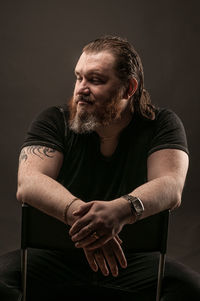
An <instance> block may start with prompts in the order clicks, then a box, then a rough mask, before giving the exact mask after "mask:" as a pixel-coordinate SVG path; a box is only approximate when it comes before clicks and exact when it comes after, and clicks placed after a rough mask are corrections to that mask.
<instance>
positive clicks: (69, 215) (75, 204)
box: [65, 198, 85, 226]
mask: <svg viewBox="0 0 200 301" xmlns="http://www.w3.org/2000/svg"><path fill="white" fill-rule="evenodd" d="M82 204H85V202H83V201H82V200H80V199H78V198H74V201H72V202H71V204H70V203H69V205H70V206H69V207H68V206H67V207H68V209H67V210H66V211H65V222H66V223H67V224H68V225H70V226H71V225H72V224H73V223H74V222H75V220H77V219H78V217H76V216H74V215H73V212H74V211H76V210H78V209H79V207H80V206H81V205H82Z"/></svg>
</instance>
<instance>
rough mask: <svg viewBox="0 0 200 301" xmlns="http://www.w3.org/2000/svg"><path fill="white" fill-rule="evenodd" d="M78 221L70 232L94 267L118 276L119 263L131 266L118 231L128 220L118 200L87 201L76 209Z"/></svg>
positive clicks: (76, 244) (105, 273)
mask: <svg viewBox="0 0 200 301" xmlns="http://www.w3.org/2000/svg"><path fill="white" fill-rule="evenodd" d="M73 215H74V217H76V221H75V222H74V223H73V224H72V226H71V229H70V231H69V234H70V236H71V239H72V241H73V242H74V243H75V246H76V247H77V248H83V250H84V253H85V256H86V258H87V261H88V263H89V265H90V267H91V269H92V270H93V271H95V272H97V271H98V269H100V270H101V272H102V274H103V275H104V276H107V275H109V270H110V272H111V273H112V275H113V276H114V277H116V276H118V272H119V270H118V266H119V265H120V266H121V267H122V268H126V267H127V261H126V257H125V255H124V252H123V250H122V247H121V243H122V241H121V239H120V238H119V236H118V233H119V232H120V231H121V230H122V228H123V226H124V224H125V222H124V219H123V217H122V214H121V212H120V208H119V206H118V204H117V202H115V201H109V202H105V201H92V202H89V203H83V204H82V205H81V206H80V207H79V209H78V210H75V211H74V212H73Z"/></svg>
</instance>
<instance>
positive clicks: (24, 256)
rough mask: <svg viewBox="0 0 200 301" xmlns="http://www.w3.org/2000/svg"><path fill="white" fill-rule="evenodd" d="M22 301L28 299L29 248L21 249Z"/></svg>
mask: <svg viewBox="0 0 200 301" xmlns="http://www.w3.org/2000/svg"><path fill="white" fill-rule="evenodd" d="M21 271H22V275H21V276H22V293H23V296H22V301H26V276H27V249H22V250H21Z"/></svg>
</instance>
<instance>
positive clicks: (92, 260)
mask: <svg viewBox="0 0 200 301" xmlns="http://www.w3.org/2000/svg"><path fill="white" fill-rule="evenodd" d="M84 253H85V256H86V258H87V261H88V263H89V266H90V267H91V269H92V270H93V271H94V272H97V271H98V265H97V263H96V261H95V258H94V254H93V252H90V251H87V250H85V249H84Z"/></svg>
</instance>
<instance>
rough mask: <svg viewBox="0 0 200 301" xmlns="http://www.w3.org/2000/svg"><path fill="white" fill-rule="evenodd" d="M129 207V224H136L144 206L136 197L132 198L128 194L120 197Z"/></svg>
mask: <svg viewBox="0 0 200 301" xmlns="http://www.w3.org/2000/svg"><path fill="white" fill-rule="evenodd" d="M122 198H123V199H125V200H126V201H127V202H128V203H129V206H130V210H131V213H132V221H131V222H130V224H132V223H135V222H137V221H138V220H139V219H140V218H141V216H142V215H143V213H144V205H143V202H142V201H141V200H140V199H139V198H138V197H136V196H132V195H130V194H126V195H123V196H122Z"/></svg>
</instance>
